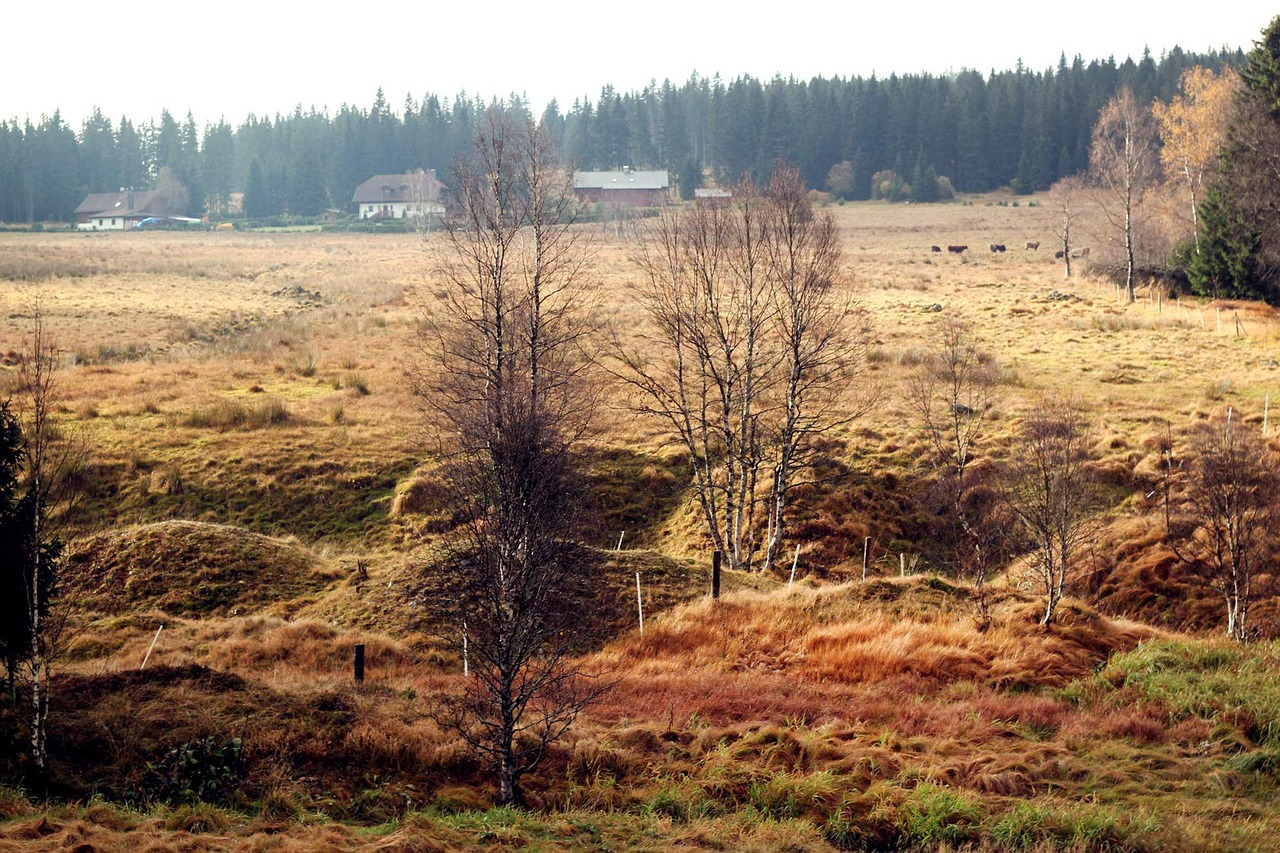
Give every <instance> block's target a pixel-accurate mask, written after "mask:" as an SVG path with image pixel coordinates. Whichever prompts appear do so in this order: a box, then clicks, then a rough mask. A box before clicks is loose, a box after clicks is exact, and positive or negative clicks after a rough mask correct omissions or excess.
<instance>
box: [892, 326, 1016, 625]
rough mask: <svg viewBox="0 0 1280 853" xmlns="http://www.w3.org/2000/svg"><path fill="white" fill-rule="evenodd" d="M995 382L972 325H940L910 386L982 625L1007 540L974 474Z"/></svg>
mask: <svg viewBox="0 0 1280 853" xmlns="http://www.w3.org/2000/svg"><path fill="white" fill-rule="evenodd" d="M997 378H998V369H997V367H996V365H995V362H994V361H993V360H992V359H991V358H989V357H988V356H987V355H986V354H985V353H984V352H983V351H982V350H981V349H980V348H979V346H978V343H977V340H976V339H975V337H974V334H973V330H972V328H971V327H970V326H969V325H968V324H967V323H964V322H962V321H959V320H945V321H943V322H942V323H941V324H940V325H939V327H938V329H937V333H936V335H935V345H934V348H933V350H932V352H930V353H929V355H928V356H927V357H926V358H925V360H924V361H923V362H922V363H921V364H920V366H919V367H918V368H917V369H916V370H915V371H914V372H913V373H912V374H911V376H910V377H909V379H908V384H907V396H908V399H909V400H910V402H911V404H912V407H913V408H914V409H915V412H916V415H917V417H919V419H920V424H921V428H922V431H923V433H924V436H925V439H926V441H927V442H928V443H929V447H930V450H931V451H932V453H931V455H930V464H931V465H932V467H933V472H934V479H935V484H936V487H937V494H938V496H939V497H940V499H941V508H942V511H943V513H944V514H945V519H944V522H943V526H944V527H945V528H950V529H949V531H948V537H947V538H948V539H949V540H950V541H951V544H952V549H951V550H952V556H953V559H954V560H955V565H956V569H957V572H958V573H959V574H961V575H962V576H964V577H968V578H969V579H970V581H971V582H972V583H973V587H974V592H975V604H976V605H977V608H978V619H979V622H980V623H982V624H986V622H987V621H988V618H989V613H988V608H987V597H986V580H987V573H988V571H989V570H990V568H991V566H992V565H993V564H994V563H995V561H996V559H997V556H998V555H999V554H1000V553H1001V551H1002V550H1003V543H1004V542H1005V541H1006V540H1007V538H1008V537H1007V535H1006V533H1007V531H1005V530H1004V525H1003V524H1002V523H1001V518H1000V514H999V511H998V508H997V507H996V506H995V502H994V501H992V500H991V497H992V495H991V490H990V488H989V487H988V486H987V484H985V483H983V482H982V481H981V477H980V476H975V473H974V471H973V462H974V461H975V458H976V457H977V453H978V446H979V443H980V441H981V439H982V435H983V432H984V428H985V426H986V418H987V415H988V412H989V410H990V408H991V403H992V395H993V392H994V389H995V386H996V381H997Z"/></svg>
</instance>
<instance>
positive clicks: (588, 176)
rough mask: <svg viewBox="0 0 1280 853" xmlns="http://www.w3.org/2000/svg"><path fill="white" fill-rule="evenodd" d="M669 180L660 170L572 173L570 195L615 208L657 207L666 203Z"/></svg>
mask: <svg viewBox="0 0 1280 853" xmlns="http://www.w3.org/2000/svg"><path fill="white" fill-rule="evenodd" d="M670 186H671V182H670V180H669V179H668V177H667V173H666V172H664V171H652V172H636V171H632V170H631V169H623V170H622V171H621V172H574V173H573V194H574V195H576V196H577V197H578V199H579V200H580V201H590V202H598V203H601V204H608V205H616V206H618V207H657V206H658V205H661V204H665V203H666V202H667V196H668V195H669V190H670Z"/></svg>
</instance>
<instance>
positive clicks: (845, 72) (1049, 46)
mask: <svg viewBox="0 0 1280 853" xmlns="http://www.w3.org/2000/svg"><path fill="white" fill-rule="evenodd" d="M5 5H6V6H7V8H5V10H4V13H3V18H2V20H3V22H4V24H3V28H4V31H5V38H4V50H3V56H4V67H5V75H4V83H3V84H0V118H10V117H17V118H19V119H22V118H26V117H30V118H31V119H32V121H36V120H38V119H39V117H40V116H41V115H42V114H51V113H52V112H53V110H54V109H61V111H62V116H63V118H64V119H65V120H66V121H67V122H68V123H70V124H71V125H72V126H73V127H75V128H77V129H78V128H79V126H80V123H81V121H82V119H83V118H84V116H86V115H87V114H89V113H90V112H91V111H92V109H93V108H94V107H95V106H96V107H99V108H101V109H102V111H103V112H104V113H106V114H107V116H108V117H109V118H111V119H112V121H113V122H114V121H116V120H118V119H119V118H120V116H121V115H126V116H128V117H129V118H130V119H131V120H133V121H134V122H135V123H142V122H146V121H147V120H149V119H152V118H155V117H158V116H159V114H160V110H161V109H168V110H169V111H170V112H171V113H174V114H175V115H176V116H178V117H179V118H181V117H182V116H184V115H185V114H186V113H187V112H188V111H191V112H192V113H193V114H194V115H195V117H196V121H197V123H198V124H200V125H204V124H205V123H206V122H208V121H212V120H216V119H218V118H219V117H220V116H225V117H226V118H227V119H228V120H229V121H230V122H232V123H233V124H237V123H239V122H240V121H241V120H242V119H243V118H244V117H245V116H246V115H248V114H249V113H255V114H257V115H259V116H262V115H274V114H275V113H277V112H290V111H292V109H293V107H294V106H295V105H298V104H301V105H302V106H303V108H304V109H307V108H310V107H312V106H314V107H316V108H317V109H321V110H323V109H326V108H327V109H328V110H330V111H335V110H336V109H337V108H338V107H340V106H341V105H342V104H344V103H346V104H352V105H355V106H359V107H368V106H369V105H371V104H372V103H373V99H374V95H375V93H376V91H377V90H378V88H379V87H381V88H382V90H383V92H384V93H385V95H386V97H387V100H388V101H389V102H390V104H391V105H392V107H393V108H394V109H396V110H397V111H398V110H399V109H400V107H401V106H402V105H403V103H404V99H405V96H406V95H412V96H413V97H414V98H421V97H422V96H423V95H424V94H426V93H433V94H437V95H440V96H442V97H443V96H448V97H453V96H456V95H457V94H458V93H459V92H460V91H464V90H465V91H466V92H467V94H468V95H477V94H478V95H482V96H484V97H485V98H486V99H488V98H490V97H493V96H505V95H508V94H510V93H512V92H516V93H520V94H524V95H525V96H526V97H528V98H529V100H530V101H531V102H532V105H533V106H534V108H535V109H537V110H539V111H540V110H541V109H542V107H543V106H544V105H545V104H546V102H547V101H549V100H550V99H552V98H555V99H557V100H558V101H559V102H560V106H561V109H562V110H564V109H567V108H568V107H569V106H570V105H572V103H573V100H574V98H575V97H582V96H586V97H589V98H590V99H591V100H593V101H594V100H595V99H596V98H597V97H598V96H599V93H600V89H601V87H602V86H604V85H605V84H612V85H613V86H614V87H615V88H617V89H618V90H620V91H628V90H638V89H641V88H643V87H644V86H645V85H646V84H647V83H648V82H649V81H650V80H656V81H657V82H659V83H661V82H662V81H663V80H664V79H668V78H669V79H670V80H672V81H673V82H675V83H677V84H678V83H681V82H683V81H685V80H687V79H688V77H689V75H690V73H691V72H693V71H695V70H696V71H697V72H698V73H700V74H703V75H706V76H711V75H712V74H715V73H717V72H718V73H720V74H721V76H722V77H724V78H725V79H726V80H730V79H732V78H733V77H736V76H738V75H740V74H744V73H746V74H751V75H754V76H756V77H760V78H765V79H767V78H770V77H773V76H774V74H782V75H783V76H794V77H797V78H800V79H808V78H810V77H813V76H816V75H822V76H825V77H832V76H836V75H839V76H854V75H857V76H864V77H865V76H869V75H870V74H872V73H876V74H879V75H880V76H887V75H888V74H890V73H899V74H904V73H918V72H923V71H929V72H933V73H945V72H947V71H958V70H960V69H962V68H975V69H978V70H980V71H983V72H984V73H985V72H987V71H990V70H992V69H996V70H1004V69H1008V68H1012V67H1014V65H1015V64H1016V63H1017V62H1018V60H1019V59H1021V60H1022V62H1023V64H1024V65H1026V66H1027V67H1029V68H1032V69H1036V70H1042V69H1046V68H1050V67H1053V66H1054V65H1056V64H1057V61H1058V56H1059V55H1060V54H1062V53H1064V52H1065V53H1066V55H1067V56H1068V58H1070V57H1073V56H1075V55H1076V54H1079V55H1081V56H1082V57H1084V59H1085V60H1086V61H1088V60H1090V59H1102V58H1106V57H1108V56H1115V57H1116V59H1117V61H1122V60H1123V59H1124V58H1125V57H1126V56H1132V57H1134V58H1135V59H1137V58H1138V57H1139V56H1141V54H1142V50H1143V48H1144V47H1149V48H1150V49H1151V52H1152V54H1153V55H1154V56H1156V57H1157V58H1158V57H1159V56H1160V55H1161V54H1162V53H1164V52H1166V51H1167V50H1169V49H1170V48H1172V47H1174V46H1175V45H1177V46H1180V47H1182V48H1183V49H1184V50H1189V51H1202V50H1207V49H1211V48H1221V47H1223V46H1227V47H1231V48H1235V47H1243V48H1244V49H1245V50H1246V51H1247V50H1249V49H1250V48H1251V47H1252V45H1253V42H1254V40H1255V39H1257V38H1258V37H1259V35H1260V33H1261V30H1262V29H1263V28H1264V27H1265V26H1266V25H1267V23H1268V22H1269V21H1270V19H1271V17H1272V16H1273V15H1274V14H1276V12H1277V9H1276V7H1275V5H1274V4H1272V3H1266V2H1261V0H1218V2H1216V3H1211V4H1209V5H1207V6H1206V5H1204V4H1203V3H1191V2H1189V0H1188V2H1179V0H1174V2H1173V3H1168V4H1159V6H1162V7H1163V8H1158V7H1157V4H1154V3H1147V2H1132V0H1106V1H1105V2H1102V0H1073V2H1069V3H1062V4H1058V3H1051V2H1041V3H1026V2H1016V1H1015V0H990V2H983V0H970V2H960V0H955V2H937V3H934V2H927V3H926V2H912V0H905V1H904V2H896V3H895V2H887V0H875V2H874V4H873V3H869V2H866V0H830V2H823V3H818V2H811V0H791V2H777V0H774V2H766V3H758V4H750V3H740V2H736V3H720V2H710V3H709V2H697V0H648V2H643V3H634V4H625V3H619V2H611V0H594V2H585V0H553V2H536V0H526V2H521V3H510V2H507V0H498V2H496V3H495V2H489V3H477V2H467V0H445V2H439V0H437V2H428V1H427V0H418V2H404V0H372V2H358V0H356V1H355V2H353V0H334V2H329V3H309V4H306V6H303V5H302V4H295V3H285V2H280V0H256V2H245V0H214V2H208V0H204V2H141V3H110V2H106V3H104V2H83V0H58V2H44V3H36V2H14V0H11V2H8V3H6V4H5ZM1157 8H1158V11H1157ZM303 9H305V11H303ZM763 10H770V11H767V12H766V11H763Z"/></svg>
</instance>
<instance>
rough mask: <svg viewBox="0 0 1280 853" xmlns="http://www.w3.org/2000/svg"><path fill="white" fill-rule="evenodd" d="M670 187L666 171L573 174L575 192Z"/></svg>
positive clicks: (662, 188) (663, 188)
mask: <svg viewBox="0 0 1280 853" xmlns="http://www.w3.org/2000/svg"><path fill="white" fill-rule="evenodd" d="M670 185H671V182H670V180H669V179H668V177H667V173H666V172H665V171H649V172H631V171H626V172H574V173H573V188H574V189H575V190H595V189H603V190H665V189H666V188H667V187H669V186H670Z"/></svg>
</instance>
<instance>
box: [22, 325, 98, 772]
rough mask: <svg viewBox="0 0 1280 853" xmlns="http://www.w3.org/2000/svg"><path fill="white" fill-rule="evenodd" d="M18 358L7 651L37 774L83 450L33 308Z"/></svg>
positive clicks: (54, 352)
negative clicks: (69, 427)
mask: <svg viewBox="0 0 1280 853" xmlns="http://www.w3.org/2000/svg"><path fill="white" fill-rule="evenodd" d="M22 356H23V357H22V361H21V364H20V366H19V372H18V376H19V388H18V393H17V395H16V406H15V409H16V414H17V424H18V428H19V431H20V435H21V443H20V445H19V446H20V450H21V453H20V460H21V465H20V477H19V480H18V489H19V494H20V497H19V498H18V501H17V504H16V506H15V508H14V509H15V512H14V514H13V515H12V516H11V518H10V519H9V524H8V525H7V527H8V528H9V529H8V530H7V531H6V536H5V539H6V540H7V542H8V543H9V545H10V546H11V547H12V549H13V551H14V556H15V557H16V559H17V564H18V571H17V572H16V576H17V580H18V586H19V589H20V595H21V601H22V605H23V617H24V624H22V625H21V626H18V628H19V630H17V631H15V632H13V637H14V638H19V639H22V640H25V643H26V649H25V653H20V652H19V650H18V649H16V648H15V649H13V650H11V651H12V652H14V654H13V655H12V658H11V661H10V665H13V664H16V665H17V668H18V670H19V676H18V678H17V679H16V681H18V682H20V683H21V687H22V688H23V689H24V690H25V691H26V702H27V713H26V714H25V715H24V717H25V720H26V723H27V737H28V751H29V754H30V757H31V760H32V763H33V764H35V766H36V767H39V768H43V767H44V766H45V765H46V762H47V760H48V744H47V731H48V728H47V721H48V716H49V690H50V677H51V669H52V661H53V655H54V650H55V645H56V642H57V638H58V635H59V633H60V630H59V629H60V628H61V624H62V620H61V618H60V615H59V614H58V613H57V612H56V611H55V608H54V604H55V600H56V595H57V587H58V574H59V569H60V567H61V562H62V542H61V539H60V538H59V535H58V534H59V530H60V527H61V523H62V520H63V519H65V517H66V514H67V513H68V512H70V510H71V507H72V504H74V502H75V498H76V494H75V491H74V489H73V488H72V485H73V483H74V476H75V473H76V471H77V470H78V469H79V468H80V466H81V465H82V463H83V459H84V453H85V451H84V444H83V442H82V441H81V440H80V438H79V436H78V435H76V434H74V433H67V432H65V431H64V430H61V429H59V427H58V426H57V425H56V424H55V423H54V417H53V413H54V398H55V394H56V391H57V385H58V373H59V369H60V360H61V353H60V352H59V350H58V347H57V345H56V344H54V343H53V341H52V340H51V339H50V337H49V335H48V330H47V329H46V327H45V320H44V315H43V312H42V311H41V309H40V307H39V306H37V307H36V308H35V310H34V312H33V320H32V327H31V333H30V336H29V337H28V340H27V344H26V347H25V351H24V352H23V354H22Z"/></svg>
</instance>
